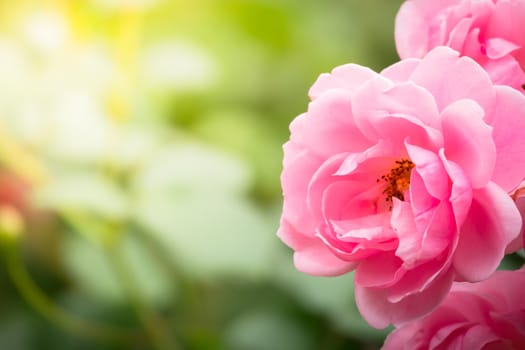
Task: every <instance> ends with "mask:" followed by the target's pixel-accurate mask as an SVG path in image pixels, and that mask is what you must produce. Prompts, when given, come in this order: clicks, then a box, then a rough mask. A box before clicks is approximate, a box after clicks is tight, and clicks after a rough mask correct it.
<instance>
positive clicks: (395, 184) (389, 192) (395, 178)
mask: <svg viewBox="0 0 525 350" xmlns="http://www.w3.org/2000/svg"><path fill="white" fill-rule="evenodd" d="M412 168H414V163H412V161H410V160H409V159H401V160H397V161H396V162H395V165H394V167H393V168H392V169H390V172H389V173H387V174H386V175H382V176H381V178H380V179H377V182H380V181H384V182H386V184H387V186H386V188H385V190H384V191H383V194H385V195H386V201H387V202H391V201H392V197H396V198H398V199H400V200H402V201H403V200H405V195H404V194H405V191H406V190H408V188H409V187H410V172H411V171H412Z"/></svg>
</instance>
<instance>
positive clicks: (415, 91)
mask: <svg viewBox="0 0 525 350" xmlns="http://www.w3.org/2000/svg"><path fill="white" fill-rule="evenodd" d="M522 23H525V0H481V1H477V0H447V1H442V0H439V1H438V0H436V1H431V0H408V1H406V2H405V3H404V4H403V6H402V7H401V9H400V11H399V13H398V16H397V19H396V43H397V47H398V51H399V54H400V56H401V58H402V60H401V61H399V62H398V63H396V64H394V65H392V66H390V67H388V68H386V69H384V70H383V71H382V72H380V73H376V72H374V71H372V70H370V69H368V68H366V67H362V66H359V65H355V64H348V65H344V66H340V67H337V68H335V69H334V70H333V71H332V72H331V73H329V74H322V75H321V76H320V77H319V78H318V79H317V81H316V82H315V83H314V85H313V86H312V87H311V89H310V92H309V95H310V98H311V102H310V104H309V106H308V110H307V111H306V112H305V113H304V114H302V115H300V116H298V117H297V118H296V119H295V120H294V121H293V122H292V124H291V125H290V131H291V136H290V140H289V141H288V142H287V143H286V144H285V145H284V160H283V172H282V175H281V182H282V189H283V195H284V203H283V212H282V217H281V224H280V228H279V231H278V236H279V237H280V238H281V240H283V241H284V242H285V243H286V244H287V245H288V246H290V247H291V248H292V249H293V250H294V252H295V253H294V262H295V265H296V267H297V269H298V270H300V271H303V272H305V273H309V274H313V275H325V276H330V275H339V274H344V273H347V272H350V271H355V296H356V302H357V306H358V308H359V310H360V312H361V314H362V315H363V317H364V318H365V319H366V320H367V321H368V322H369V323H370V324H371V325H372V326H374V327H377V328H384V327H386V326H387V325H389V324H391V323H392V324H394V326H396V327H401V328H399V329H397V330H396V331H395V332H394V333H393V334H392V335H391V336H390V337H389V338H388V340H387V342H386V343H385V347H386V348H391V349H397V348H399V347H397V345H395V344H401V343H403V342H404V340H403V338H404V337H408V336H409V335H410V334H413V333H414V332H416V331H417V332H418V334H421V337H418V338H417V339H414V340H413V341H414V342H415V343H414V344H416V343H417V346H416V345H414V346H409V348H414V349H416V348H446V346H445V345H443V344H445V343H446V344H456V345H457V344H462V346H463V348H465V349H475V348H480V349H481V348H483V346H485V345H487V344H489V343H490V344H492V345H494V344H496V345H500V344H503V343H505V344H511V345H512V346H514V345H515V344H522V345H523V343H524V342H525V331H524V328H523V325H524V324H525V318H524V313H525V303H523V301H521V303H516V304H508V303H504V302H503V301H501V302H496V301H493V300H492V298H494V299H496V298H499V297H497V296H496V295H495V294H494V293H497V292H500V293H501V294H502V295H504V296H502V297H501V298H504V297H507V295H511V296H512V297H514V296H515V294H516V293H518V291H522V290H525V278H523V271H524V270H521V271H519V272H518V271H516V272H505V273H497V274H494V272H495V271H496V269H497V268H498V266H499V265H500V263H501V261H502V259H503V257H504V255H505V254H506V253H511V252H515V251H517V250H519V249H520V248H522V247H523V234H522V230H523V214H524V213H525V187H524V183H523V181H524V179H525V94H524V89H523V88H522V85H523V84H524V83H525V73H524V71H523V68H525V36H524V35H523V33H522V31H521V30H519V28H521V26H523V24H522ZM522 46H524V47H523V48H522ZM514 275H516V277H513V276H514ZM518 276H520V277H518ZM481 281H484V282H481ZM496 284H499V285H500V287H501V290H499V291H498V290H493V289H491V288H493V287H491V286H494V285H496ZM485 292H486V293H485ZM493 292H494V293H493ZM470 296H472V301H470V304H465V306H464V307H465V308H467V309H466V310H460V311H458V312H457V313H455V314H454V315H453V316H451V317H453V318H454V319H453V320H452V319H451V320H443V318H446V316H444V315H446V314H447V312H446V311H447V310H449V309H451V308H457V306H455V305H456V304H458V303H463V302H464V300H465V299H466V298H469V297H470ZM511 296H509V297H508V298H511ZM478 299H479V300H478ZM521 299H522V300H523V298H521ZM509 300H510V299H509ZM461 307H463V306H461ZM511 308H512V309H511ZM474 309H475V310H474ZM477 309H479V310H481V311H477ZM443 310H445V311H443ZM482 313H487V314H490V315H491V317H493V318H494V319H495V320H496V321H490V324H489V325H488V326H487V325H485V324H484V322H487V318H483V317H481V316H480V315H481V314H482ZM513 322H515V323H517V324H519V323H520V322H521V327H519V326H516V328H515V331H512V332H514V333H512V334H508V332H506V331H505V332H503V331H502V329H503V328H504V327H506V326H505V325H507V323H509V324H514V323H513ZM485 326H486V327H489V328H490V329H491V330H492V331H491V333H490V335H487V336H486V337H484V338H483V340H479V339H477V338H476V341H478V340H479V342H478V343H474V342H473V340H471V339H470V338H469V337H475V336H476V334H478V333H479V332H483V331H484V329H485V328H486V327H485ZM484 327H485V328H484ZM502 327H503V328H502ZM476 332H478V333H476ZM509 332H510V331H509ZM460 333H461V334H460ZM463 333H464V334H463ZM429 334H430V335H429ZM487 334H489V333H487ZM469 339H470V340H469ZM509 339H510V340H509ZM469 341H471V342H470V343H469ZM425 342H426V343H425ZM454 342H455V343H454ZM458 342H459V343H458ZM483 342H484V343H483ZM423 343H425V344H426V345H421V344H423ZM429 344H431V345H429ZM466 344H471V345H472V347H470V345H466ZM492 345H491V346H492ZM443 346H445V347H443ZM447 346H448V345H447ZM451 346H452V345H451Z"/></svg>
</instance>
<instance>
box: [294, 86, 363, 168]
mask: <svg viewBox="0 0 525 350" xmlns="http://www.w3.org/2000/svg"><path fill="white" fill-rule="evenodd" d="M290 130H291V137H290V139H291V140H292V141H293V142H295V143H297V144H300V145H303V146H304V147H305V148H308V149H310V150H311V151H312V152H313V153H315V154H317V155H319V156H320V157H322V158H325V159H326V158H328V157H330V156H332V155H334V154H337V153H341V152H361V151H364V150H365V149H367V148H368V147H370V146H371V145H372V143H371V142H370V140H368V139H367V138H365V137H364V136H363V134H362V133H361V132H360V131H359V129H358V128H357V127H356V126H355V123H354V118H353V115H352V104H351V101H350V97H349V95H348V93H347V92H346V91H344V90H340V89H339V90H330V91H329V92H327V93H326V94H324V95H323V96H321V97H319V98H318V99H316V100H315V101H313V102H311V103H310V105H309V106H308V113H307V114H306V115H303V116H301V117H299V118H296V120H294V121H293V122H292V124H291V126H290Z"/></svg>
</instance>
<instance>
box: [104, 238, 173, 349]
mask: <svg viewBox="0 0 525 350" xmlns="http://www.w3.org/2000/svg"><path fill="white" fill-rule="evenodd" d="M118 243H119V240H118V239H117V240H115V241H113V242H110V243H109V244H106V245H105V248H106V253H107V256H108V258H109V259H110V261H111V263H112V265H113V268H114V269H115V272H116V275H117V276H118V277H119V278H120V282H121V284H122V287H123V288H124V290H125V292H126V294H127V296H128V298H129V301H130V303H131V304H132V306H133V307H134V309H135V313H136V314H137V317H138V318H139V320H140V322H141V323H142V325H143V326H144V330H145V332H146V334H147V336H148V337H149V339H150V341H151V343H152V345H153V346H154V347H155V348H156V349H157V350H176V349H177V348H179V347H178V346H176V344H175V340H174V339H173V338H172V337H171V336H170V334H169V332H168V330H167V329H166V325H165V322H164V320H163V319H162V318H161V317H159V315H158V314H157V313H156V312H155V310H153V309H152V308H150V307H149V305H148V303H147V301H146V300H144V297H143V295H142V292H141V291H140V289H139V288H138V286H137V284H136V281H135V278H134V276H132V274H130V270H129V267H128V266H127V264H126V261H125V257H124V255H123V252H122V250H121V249H118Z"/></svg>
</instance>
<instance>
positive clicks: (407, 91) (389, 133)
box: [352, 80, 442, 148]
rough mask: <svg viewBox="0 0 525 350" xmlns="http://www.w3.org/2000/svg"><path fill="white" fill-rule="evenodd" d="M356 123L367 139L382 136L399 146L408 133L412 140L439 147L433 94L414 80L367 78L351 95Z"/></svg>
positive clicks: (437, 118) (439, 136) (431, 146)
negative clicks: (394, 80) (394, 81)
mask: <svg viewBox="0 0 525 350" xmlns="http://www.w3.org/2000/svg"><path fill="white" fill-rule="evenodd" d="M352 109H353V112H354V119H355V123H356V125H357V127H358V128H359V129H360V130H361V131H362V132H363V134H365V135H366V136H367V137H368V138H369V139H385V140H389V141H390V142H392V143H393V146H394V147H401V146H402V145H403V142H404V140H405V138H406V137H407V136H408V137H410V140H411V141H412V142H413V143H418V144H422V145H425V146H427V147H430V148H436V147H440V146H441V143H442V138H441V135H440V133H439V131H438V130H437V129H436V128H437V127H439V114H438V110H437V108H436V104H435V102H434V99H433V97H432V96H431V95H430V94H429V93H428V91H426V90H425V89H422V88H421V87H418V86H416V85H414V84H413V83H410V82H407V83H400V84H397V85H394V86H392V85H391V83H388V82H384V81H380V80H373V81H369V82H367V83H365V84H363V86H362V87H361V88H360V89H359V90H358V91H357V92H356V94H355V95H354V99H353V106H352Z"/></svg>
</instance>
